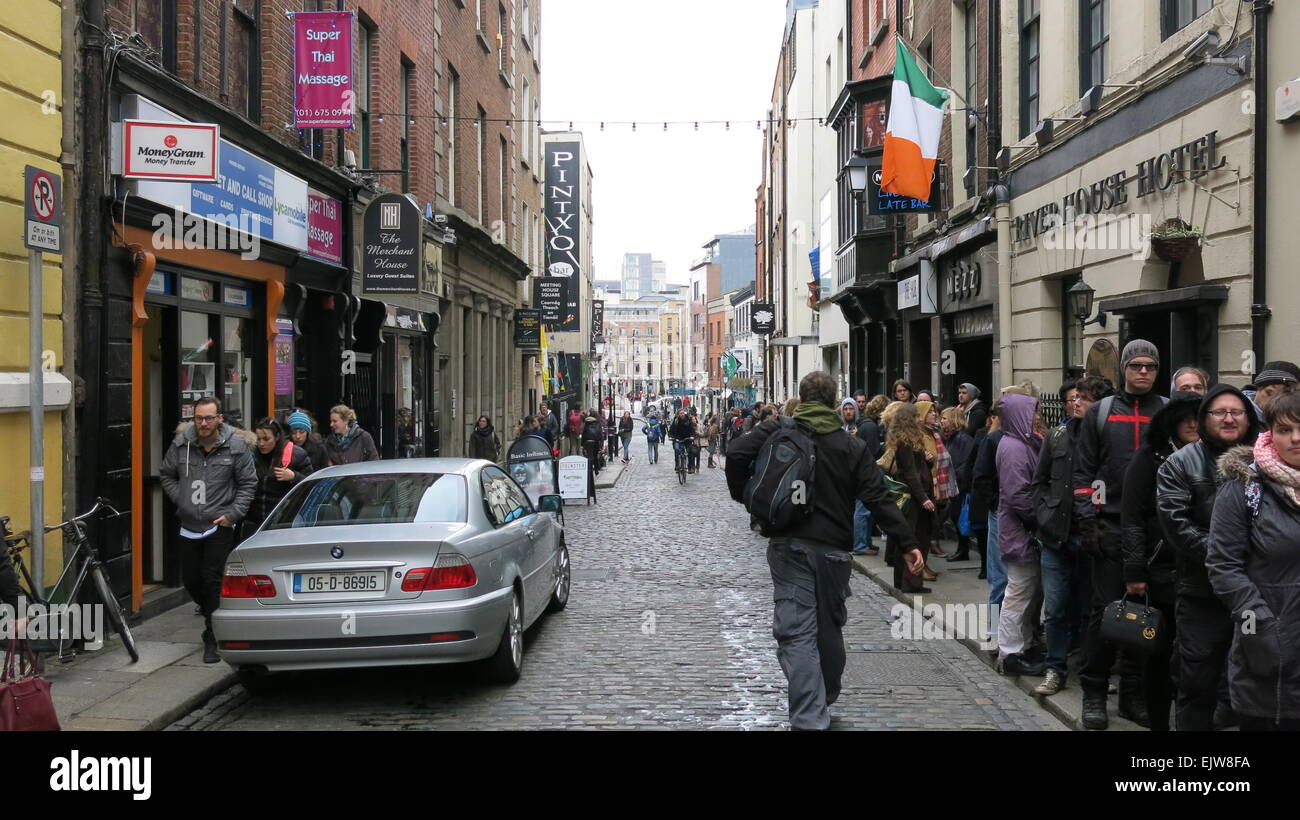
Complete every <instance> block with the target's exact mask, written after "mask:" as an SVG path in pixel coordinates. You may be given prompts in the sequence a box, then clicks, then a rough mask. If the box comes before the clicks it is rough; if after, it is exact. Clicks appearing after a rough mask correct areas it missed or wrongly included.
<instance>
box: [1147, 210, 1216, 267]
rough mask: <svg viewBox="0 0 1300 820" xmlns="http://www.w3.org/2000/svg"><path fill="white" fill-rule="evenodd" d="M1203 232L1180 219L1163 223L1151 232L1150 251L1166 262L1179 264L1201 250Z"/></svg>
mask: <svg viewBox="0 0 1300 820" xmlns="http://www.w3.org/2000/svg"><path fill="white" fill-rule="evenodd" d="M1204 237H1205V232H1204V231H1202V230H1201V229H1200V228H1198V227H1193V226H1192V225H1189V224H1187V223H1186V222H1184V221H1182V220H1181V219H1170V220H1167V221H1165V222H1163V223H1162V224H1161V225H1160V226H1159V227H1158V228H1156V229H1155V230H1154V231H1152V232H1151V249H1152V250H1153V251H1155V254H1156V256H1158V257H1160V258H1161V259H1164V260H1165V261H1166V262H1179V261H1182V260H1184V259H1186V258H1187V257H1189V256H1191V255H1192V254H1195V253H1199V252H1200V250H1201V240H1202V239H1203V238H1204Z"/></svg>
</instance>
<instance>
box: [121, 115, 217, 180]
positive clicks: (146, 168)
mask: <svg viewBox="0 0 1300 820" xmlns="http://www.w3.org/2000/svg"><path fill="white" fill-rule="evenodd" d="M220 144H221V134H220V131H219V129H218V128H217V126H216V125H215V124H213V123H204V122H162V121H153V120H123V121H122V176H124V177H126V178H127V179H159V180H164V181H169V182H216V181H217V178H218V166H217V147H218V146H219V145H220Z"/></svg>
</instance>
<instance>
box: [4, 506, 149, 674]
mask: <svg viewBox="0 0 1300 820" xmlns="http://www.w3.org/2000/svg"><path fill="white" fill-rule="evenodd" d="M101 511H108V512H110V513H111V514H110V515H109V516H108V518H117V517H118V516H120V515H121V514H122V513H120V512H118V511H117V510H116V509H114V508H113V504H112V502H110V501H109V500H108V499H106V498H99V499H96V500H95V506H93V507H91V508H90V509H89V510H87V511H86V512H84V513H82V514H81V515H79V516H76V517H75V518H69V519H68V520H67V521H64V522H62V523H59V524H53V525H51V526H48V527H46V528H45V532H54V531H55V530H62V531H63V538H64V542H65V543H66V544H71V545H72V546H73V552H72V558H71V560H69V561H68V562H67V564H66V565H65V566H64V568H63V572H62V573H61V574H60V575H59V580H58V581H56V582H55V584H54V587H53V589H54V590H55V591H56V592H59V591H61V590H63V589H65V587H64V583H65V581H67V580H68V578H69V577H71V578H73V579H74V580H73V581H72V586H71V587H70V588H67V594H66V595H60V594H52V595H51V596H50V598H49V599H47V598H46V597H45V596H44V595H42V594H41V593H40V591H38V590H37V589H36V585H35V583H34V582H33V581H32V576H31V573H30V572H29V571H28V569H27V565H26V563H24V561H23V553H24V552H25V551H26V550H27V548H28V547H30V546H31V532H30V531H27V530H24V531H23V532H20V533H18V534H17V535H14V534H13V533H12V532H11V531H10V530H9V517H8V516H4V517H0V530H2V532H0V536H2V537H3V539H4V549H5V553H6V554H7V555H8V556H9V560H10V561H11V562H13V565H14V569H15V570H16V571H17V572H18V576H19V578H20V579H21V583H22V584H25V585H26V589H25V590H24V592H25V594H26V595H27V596H28V598H29V599H30V600H32V601H33V602H35V603H38V604H41V605H43V606H46V607H48V606H49V605H50V603H51V601H50V599H54V598H61V599H62V600H61V601H60V603H66V604H68V605H74V604H76V602H77V598H78V596H79V595H80V593H81V588H82V586H83V585H84V584H85V583H86V579H87V578H90V579H91V581H92V583H93V584H94V585H95V591H96V592H97V593H98V594H99V600H100V603H102V604H103V605H104V613H105V615H107V617H108V622H109V623H110V624H111V625H112V626H113V629H114V631H116V632H117V634H118V637H120V638H121V639H122V645H123V646H125V647H126V651H127V654H129V655H130V656H131V661H132V662H133V663H134V662H135V661H138V660H140V652H139V650H138V649H137V648H136V645H135V637H134V636H133V635H132V634H131V629H130V627H129V626H127V623H126V613H124V612H123V611H122V607H121V606H120V605H119V604H118V602H117V598H116V596H114V595H113V588H112V587H111V586H110V585H109V583H108V573H107V572H105V570H104V564H103V562H101V561H100V560H99V555H98V553H97V551H96V550H95V548H94V547H93V546H92V545H91V543H90V536H89V534H88V532H87V525H86V521H87V519H90V518H92V517H94V516H96V515H98V514H99V513H100V512H101ZM69 573H72V575H71V576H70V575H69ZM73 640H75V638H73V637H72V636H68V635H65V634H63V630H60V631H59V636H58V639H57V645H56V653H57V655H58V657H59V660H61V661H64V662H67V661H69V660H71V659H72V657H73V655H74V652H73V649H72V642H73Z"/></svg>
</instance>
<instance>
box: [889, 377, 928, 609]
mask: <svg viewBox="0 0 1300 820" xmlns="http://www.w3.org/2000/svg"><path fill="white" fill-rule="evenodd" d="M881 418H882V420H883V421H884V422H885V425H886V426H887V427H888V428H889V434H888V435H887V436H886V438H885V454H884V455H883V456H881V457H880V460H879V461H877V462H876V463H877V464H878V465H879V466H880V468H881V469H882V470H884V471H885V472H886V473H887V474H889V475H890V476H891V477H892V478H894V479H895V480H897V481H901V482H903V483H904V484H906V485H907V489H908V492H910V493H911V494H912V500H911V501H910V502H908V505H907V509H906V510H905V511H904V514H905V516H906V518H907V523H908V526H910V527H911V528H912V531H913V532H914V533H915V534H916V543H917V544H919V545H921V546H922V549H921V552H922V553H923V554H924V552H925V549H924V545H926V544H929V543H930V532H931V530H932V528H933V527H932V525H933V521H934V509H935V508H934V501H933V500H932V496H933V494H934V483H933V481H932V480H931V477H930V467H929V465H928V464H927V463H926V460H925V451H926V440H927V438H929V436H928V433H927V431H926V429H925V427H923V426H922V425H921V417H920V414H919V413H918V412H917V407H916V405H914V404H910V403H908V402H902V401H896V402H894V403H893V404H891V405H889V406H888V407H886V408H885V412H884V413H883V414H882V416H881ZM885 563H887V564H889V565H890V566H892V567H893V568H894V586H895V587H896V588H897V589H898V590H900V591H902V592H918V593H921V592H929V591H930V590H929V589H927V588H926V587H925V586H924V584H923V578H922V574H923V573H924V572H925V565H924V564H923V565H922V566H921V569H920V571H918V572H917V573H915V574H913V573H909V572H908V571H907V564H906V562H904V561H903V559H902V556H900V555H899V554H898V542H897V539H895V538H894V537H893V536H889V537H888V538H886V539H885Z"/></svg>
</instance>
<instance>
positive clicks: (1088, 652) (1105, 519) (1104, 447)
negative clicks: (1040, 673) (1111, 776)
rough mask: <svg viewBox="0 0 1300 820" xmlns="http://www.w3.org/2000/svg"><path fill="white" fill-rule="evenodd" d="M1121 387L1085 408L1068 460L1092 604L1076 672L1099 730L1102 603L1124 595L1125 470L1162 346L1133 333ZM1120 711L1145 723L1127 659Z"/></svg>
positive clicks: (1103, 676) (1149, 406) (1109, 661)
mask: <svg viewBox="0 0 1300 820" xmlns="http://www.w3.org/2000/svg"><path fill="white" fill-rule="evenodd" d="M1120 368H1121V371H1122V377H1123V382H1124V383H1123V387H1122V389H1121V390H1119V391H1117V392H1116V393H1115V395H1114V396H1110V397H1108V398H1106V399H1103V400H1101V401H1099V402H1097V403H1096V404H1094V405H1092V406H1091V407H1089V408H1088V412H1087V413H1086V414H1085V415H1084V417H1083V421H1082V423H1081V424H1080V425H1079V437H1078V449H1077V451H1076V453H1075V460H1074V516H1075V521H1076V522H1077V524H1078V530H1079V538H1080V541H1081V542H1082V543H1083V548H1084V550H1085V551H1086V552H1087V553H1088V554H1089V555H1091V556H1092V589H1093V598H1092V610H1091V614H1090V617H1089V619H1088V632H1087V637H1086V638H1085V639H1084V661H1083V667H1082V668H1081V669H1080V670H1079V682H1080V683H1081V684H1082V686H1083V727H1084V728H1085V729H1105V728H1106V727H1107V726H1108V725H1109V718H1108V717H1107V714H1106V694H1107V690H1108V688H1109V685H1110V669H1111V667H1112V666H1113V665H1114V662H1115V647H1113V646H1111V645H1110V644H1108V643H1106V642H1105V641H1103V640H1102V639H1101V616H1102V611H1103V610H1104V609H1105V607H1106V605H1107V604H1108V603H1110V602H1111V601H1115V600H1118V599H1120V598H1122V597H1124V589H1125V587H1124V564H1123V556H1122V554H1121V553H1122V545H1123V543H1124V539H1123V528H1122V526H1121V522H1120V515H1121V509H1122V508H1121V501H1122V499H1123V494H1124V473H1125V472H1126V471H1127V469H1128V464H1129V461H1131V460H1132V458H1133V454H1134V453H1136V452H1137V451H1138V449H1140V448H1141V446H1142V442H1143V441H1144V440H1145V439H1146V433H1147V427H1148V426H1150V424H1151V419H1152V417H1153V416H1155V414H1156V412H1157V411H1158V410H1160V408H1161V407H1163V406H1164V404H1165V401H1166V400H1165V399H1164V397H1162V396H1160V395H1157V394H1156V393H1155V392H1153V390H1152V388H1153V386H1154V385H1155V382H1156V378H1157V377H1158V376H1159V375H1160V351H1158V350H1157V349H1156V346H1155V345H1153V344H1151V343H1150V342H1148V341H1146V340H1145V339H1134V340H1133V341H1131V342H1129V343H1128V344H1127V345H1125V346H1124V352H1123V353H1122V354H1121V355H1120ZM1119 714H1120V716H1121V717H1126V718H1128V719H1130V720H1132V721H1134V722H1135V723H1139V724H1142V725H1147V724H1148V723H1149V720H1148V719H1147V714H1146V704H1145V702H1144V699H1143V696H1142V680H1141V672H1140V667H1139V665H1138V661H1137V659H1136V658H1128V657H1125V658H1124V661H1123V664H1122V666H1121V668H1120V685H1119Z"/></svg>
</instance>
